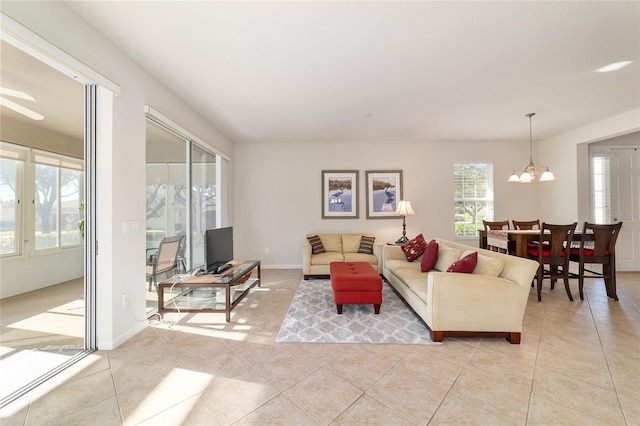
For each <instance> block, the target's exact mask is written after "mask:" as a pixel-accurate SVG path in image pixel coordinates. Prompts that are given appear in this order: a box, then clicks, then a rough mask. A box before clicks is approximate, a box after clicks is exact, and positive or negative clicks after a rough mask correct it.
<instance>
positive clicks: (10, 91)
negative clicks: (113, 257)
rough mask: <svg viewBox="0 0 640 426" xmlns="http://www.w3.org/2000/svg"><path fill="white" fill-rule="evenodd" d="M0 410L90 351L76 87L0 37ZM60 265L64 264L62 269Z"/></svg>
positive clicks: (81, 123) (80, 103) (80, 95)
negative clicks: (0, 143)
mask: <svg viewBox="0 0 640 426" xmlns="http://www.w3.org/2000/svg"><path fill="white" fill-rule="evenodd" d="M0 52H1V56H2V69H1V71H0V72H1V75H0V82H1V84H0V86H1V87H2V89H1V91H2V93H1V98H2V99H1V102H0V104H1V105H2V107H1V109H0V121H1V129H2V130H1V133H0V140H2V146H1V150H0V157H1V161H2V162H3V164H2V167H1V169H2V173H1V174H0V198H1V199H2V200H1V201H2V209H1V211H0V223H1V229H0V241H1V246H2V248H1V249H0V264H1V266H0V269H1V273H0V280H1V284H0V285H1V287H0V288H1V291H2V296H1V297H0V317H1V320H2V321H1V322H2V328H1V330H0V337H1V339H0V340H1V341H2V346H1V350H2V351H1V352H0V376H2V377H3V380H2V381H1V383H2V384H1V385H0V406H3V405H5V404H7V403H9V402H11V401H12V400H14V399H16V398H17V397H19V396H20V395H21V394H23V393H24V392H27V391H28V390H30V389H32V388H33V387H35V386H37V385H38V384H39V383H41V382H42V381H44V380H46V379H47V378H48V377H51V376H52V375H53V374H56V372H57V371H60V370H61V369H63V368H65V367H66V366H68V365H70V364H71V363H73V362H75V361H76V360H77V359H79V358H81V357H83V356H85V355H86V354H87V353H88V352H89V351H90V350H91V349H92V348H91V347H90V345H89V344H88V342H87V332H88V330H89V328H88V327H87V319H88V317H89V316H90V315H88V312H89V311H88V309H89V307H90V306H91V305H92V304H88V303H87V301H88V299H87V294H86V288H87V285H89V283H88V282H86V280H85V274H84V259H85V250H84V240H83V237H82V231H81V229H80V227H79V226H78V224H79V223H81V220H82V209H81V208H80V207H81V205H82V204H81V203H83V202H84V201H85V200H84V199H85V170H86V169H87V167H86V161H85V160H86V159H85V155H84V150H85V112H86V108H85V85H84V84H83V83H82V82H80V80H78V79H74V78H71V77H70V76H69V75H67V74H64V73H62V72H60V71H58V70H57V69H54V68H53V67H51V66H49V65H46V64H45V63H43V62H41V61H40V60H38V59H36V58H35V57H34V56H32V55H30V54H28V53H26V52H25V51H23V50H21V49H20V48H19V47H17V46H15V45H13V44H10V43H8V42H7V41H5V40H2V41H0ZM61 265H64V267H61Z"/></svg>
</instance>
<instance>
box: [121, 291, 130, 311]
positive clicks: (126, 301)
mask: <svg viewBox="0 0 640 426" xmlns="http://www.w3.org/2000/svg"><path fill="white" fill-rule="evenodd" d="M127 306H129V293H122V307H123V308H126V307H127Z"/></svg>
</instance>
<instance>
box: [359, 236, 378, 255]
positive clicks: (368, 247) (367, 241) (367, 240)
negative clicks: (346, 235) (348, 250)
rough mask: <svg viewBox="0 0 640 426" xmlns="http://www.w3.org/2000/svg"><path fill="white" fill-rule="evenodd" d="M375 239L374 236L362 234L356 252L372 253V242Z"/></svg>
mask: <svg viewBox="0 0 640 426" xmlns="http://www.w3.org/2000/svg"><path fill="white" fill-rule="evenodd" d="M375 240H376V237H368V236H366V235H363V236H362V238H360V248H358V253H364V254H373V242H374V241H375Z"/></svg>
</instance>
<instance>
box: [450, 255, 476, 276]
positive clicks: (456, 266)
mask: <svg viewBox="0 0 640 426" xmlns="http://www.w3.org/2000/svg"><path fill="white" fill-rule="evenodd" d="M477 263H478V252H477V251H474V252H473V253H471V254H468V255H466V256H465V257H463V258H462V259H460V260H456V261H455V262H453V264H452V265H451V266H449V269H447V272H461V273H463V274H470V273H472V272H473V270H474V269H476V265H477Z"/></svg>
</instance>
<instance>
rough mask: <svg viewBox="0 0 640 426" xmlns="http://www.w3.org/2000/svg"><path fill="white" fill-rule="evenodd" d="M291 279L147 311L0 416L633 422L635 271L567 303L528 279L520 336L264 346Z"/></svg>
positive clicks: (294, 275) (638, 387)
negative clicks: (612, 293)
mask: <svg viewBox="0 0 640 426" xmlns="http://www.w3.org/2000/svg"><path fill="white" fill-rule="evenodd" d="M301 278H302V277H301V271H299V270H263V286H262V288H256V289H255V291H253V292H252V293H251V294H250V295H249V296H248V297H247V298H246V299H245V301H244V302H243V303H242V305H241V306H239V307H238V308H236V310H234V312H233V315H232V322H231V323H228V324H227V323H225V322H224V315H223V314H186V315H184V316H183V318H182V319H181V320H180V322H179V324H178V325H175V326H173V327H169V326H168V325H166V324H161V323H158V322H152V326H151V327H148V328H147V329H145V330H144V331H143V332H141V333H139V334H138V335H137V336H135V337H134V338H132V339H130V340H129V341H127V342H126V343H125V344H123V345H122V346H121V347H119V348H117V349H116V350H113V351H98V352H96V353H94V354H92V355H91V356H89V357H87V358H85V359H84V360H83V361H81V362H80V363H79V364H77V365H75V366H73V367H72V368H70V369H69V370H68V371H66V372H65V373H63V374H60V375H58V376H56V377H54V378H53V379H51V380H50V381H49V382H47V383H45V384H43V385H42V386H40V387H39V388H37V389H36V390H34V391H33V392H31V393H30V394H29V395H26V396H25V397H23V398H21V399H20V400H18V401H16V402H14V403H12V404H10V405H9V406H7V407H5V408H4V409H2V410H0V423H2V425H67V424H78V425H83V424H86V425H121V424H125V425H135V424H144V425H178V424H180V425H218V424H220V425H230V424H237V425H243V424H260V425H270V424H282V425H328V424H332V425H343V424H367V425H375V424H379V425H427V424H429V425H439V424H452V425H461V424H465V425H474V424H475V425H537V424H553V425H625V424H626V425H638V424H640V339H639V335H640V311H639V310H638V307H639V306H640V273H620V274H619V277H618V293H619V296H620V301H619V302H615V301H611V300H607V297H606V295H605V292H604V285H603V283H602V281H600V280H593V279H591V280H587V284H586V298H585V301H583V302H581V301H579V299H578V297H577V282H576V281H574V280H572V288H573V290H574V291H573V294H574V298H575V299H576V301H574V302H570V301H569V300H568V298H567V296H566V293H565V291H564V288H563V286H562V285H559V286H557V287H556V289H555V290H554V291H552V292H551V291H549V288H548V283H545V290H544V291H543V301H542V302H541V303H538V302H537V299H536V295H535V292H534V291H533V289H532V291H531V295H530V297H529V302H528V305H527V310H526V314H525V319H524V332H523V335H522V344H521V345H510V344H509V343H507V342H506V341H505V340H503V339H445V341H444V344H443V345H441V346H411V345H346V344H338V345H335V344H334V345H330V344H280V343H275V336H276V334H277V332H278V330H279V327H280V324H281V322H282V320H283V318H284V315H285V313H286V311H287V308H288V306H289V302H290V301H291V298H292V297H293V294H294V293H295V290H296V288H297V286H298V284H299V282H300V280H301ZM382 309H383V310H384V304H383V308H382ZM172 315H174V314H172ZM169 317H171V316H168V318H169ZM173 318H175V316H174V317H173Z"/></svg>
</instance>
